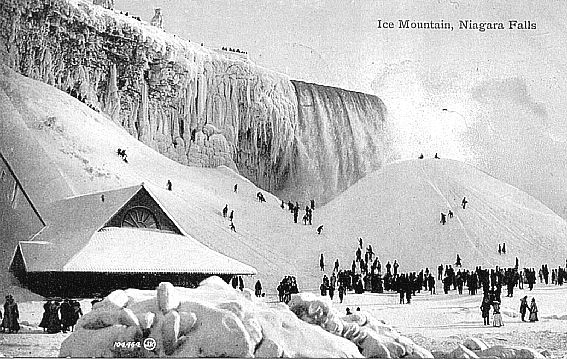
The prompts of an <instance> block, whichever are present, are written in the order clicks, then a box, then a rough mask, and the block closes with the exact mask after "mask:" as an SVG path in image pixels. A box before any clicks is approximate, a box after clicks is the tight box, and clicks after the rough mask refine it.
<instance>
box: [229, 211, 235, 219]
mask: <svg viewBox="0 0 567 359" xmlns="http://www.w3.org/2000/svg"><path fill="white" fill-rule="evenodd" d="M228 219H230V221H231V222H232V220H233V219H234V210H232V211H230V215H229V216H228Z"/></svg>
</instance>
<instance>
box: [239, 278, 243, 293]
mask: <svg viewBox="0 0 567 359" xmlns="http://www.w3.org/2000/svg"><path fill="white" fill-rule="evenodd" d="M238 289H240V290H244V281H243V280H242V277H241V276H238Z"/></svg>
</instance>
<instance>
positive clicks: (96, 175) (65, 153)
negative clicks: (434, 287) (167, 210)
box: [0, 67, 567, 293]
mask: <svg viewBox="0 0 567 359" xmlns="http://www.w3.org/2000/svg"><path fill="white" fill-rule="evenodd" d="M0 94H1V95H2V96H0V99H2V102H3V104H2V108H4V107H7V106H8V105H9V106H10V107H11V108H12V110H13V111H12V112H11V113H10V116H7V115H6V114H5V113H4V112H2V113H0V120H1V121H2V122H3V123H6V124H8V123H11V124H14V126H12V127H10V128H13V129H15V130H14V131H17V129H18V128H20V127H19V126H16V124H18V125H21V124H25V125H26V127H27V130H29V131H28V132H26V133H27V135H30V134H31V136H33V137H34V139H35V141H37V143H38V144H39V147H40V148H30V149H28V151H29V152H28V154H29V155H28V156H22V157H21V158H16V159H15V160H14V163H13V166H15V167H17V168H16V172H17V169H18V168H19V167H20V166H22V167H23V168H26V170H27V171H33V169H34V167H25V166H24V165H25V164H26V163H27V162H29V161H30V158H32V157H33V156H35V153H37V154H38V156H39V155H40V153H42V156H43V155H45V156H47V158H49V161H50V162H51V164H52V166H54V167H55V169H56V170H57V172H59V173H60V175H61V177H62V178H63V179H64V180H65V182H66V184H67V186H68V188H70V190H71V191H72V192H73V193H74V194H85V193H91V192H96V191H101V190H108V189H114V188H119V187H124V186H130V185H134V184H139V183H141V182H145V183H148V184H151V185H154V186H156V187H160V188H165V185H166V182H167V180H168V179H169V180H171V181H172V183H173V191H172V192H171V193H170V195H171V197H172V201H173V200H174V199H175V198H176V199H177V203H178V205H179V206H185V207H186V208H187V210H186V213H187V216H186V217H185V218H183V219H180V221H183V223H184V224H185V227H187V228H186V231H187V232H188V233H189V234H190V235H191V236H193V237H194V238H196V239H197V240H199V241H201V242H202V243H203V244H205V245H207V246H209V247H211V248H213V249H215V250H217V251H219V252H221V253H223V254H225V255H228V256H230V257H232V258H235V259H237V260H239V261H241V262H243V263H246V264H249V265H252V266H253V267H255V268H256V269H257V270H258V273H259V275H258V276H257V277H256V278H251V279H245V282H246V284H247V286H250V287H251V286H252V285H253V281H254V282H255V280H256V279H258V278H259V279H261V281H262V284H263V287H264V289H265V290H266V291H268V292H272V293H273V292H274V291H275V287H276V286H277V283H278V282H279V281H280V280H281V278H282V277H283V276H284V275H288V274H289V275H295V276H297V279H298V283H299V288H300V290H316V288H317V287H318V283H319V281H320V277H321V272H320V271H319V261H318V259H319V255H320V253H324V255H325V258H326V262H327V267H328V268H330V267H331V266H332V262H334V259H335V258H339V260H340V263H341V265H342V266H344V265H348V266H349V267H350V261H351V260H352V258H353V256H354V251H355V249H356V245H357V242H356V238H357V237H359V236H361V237H363V238H364V239H365V245H367V244H368V242H367V241H370V243H372V245H373V247H374V248H375V250H377V251H378V252H379V255H380V258H381V259H382V260H385V259H386V260H387V259H390V260H392V261H393V259H394V258H397V259H398V261H399V262H401V265H402V267H401V269H409V268H411V269H418V267H421V266H425V265H427V266H430V267H432V266H436V265H438V263H439V262H443V263H449V262H450V261H454V256H455V254H456V253H457V252H459V253H460V254H461V257H463V260H464V265H466V266H468V265H471V266H473V265H474V264H477V263H478V264H493V263H501V264H511V265H513V260H514V256H516V255H517V256H518V257H519V258H520V261H521V264H528V262H529V264H530V265H535V264H538V263H539V262H540V261H545V262H548V263H549V264H550V265H551V264H553V265H556V264H558V263H560V261H564V260H565V257H566V254H567V248H566V245H565V240H564V238H565V234H566V232H567V231H566V228H565V222H563V221H562V220H561V219H560V218H559V217H558V216H556V215H555V214H553V212H551V211H550V210H549V209H547V208H546V207H544V206H543V205H541V204H540V203H539V202H538V201H536V200H535V199H533V198H531V197H529V196H527V195H526V194H524V193H523V192H521V191H520V190H518V189H516V188H514V187H511V186H509V185H506V184H503V183H501V182H499V181H497V180H496V179H494V178H492V177H490V176H488V175H486V174H484V173H481V172H479V171H477V170H475V169H474V168H472V167H469V166H465V165H463V164H461V163H458V162H454V161H446V160H439V161H437V162H434V161H410V162H405V163H398V164H393V165H391V166H388V167H386V168H385V169H384V170H380V171H378V172H375V173H373V174H372V175H370V176H368V177H366V178H365V179H363V180H361V181H359V182H358V183H357V184H355V185H354V186H352V187H351V188H350V189H348V190H347V191H346V192H345V193H344V194H342V195H341V196H340V197H338V198H336V199H335V200H334V201H332V202H331V203H329V204H328V205H327V206H325V207H323V208H321V209H320V208H318V207H316V209H315V211H314V222H313V226H309V225H307V226H305V225H303V224H294V223H293V219H292V215H291V214H290V213H289V212H288V211H287V210H283V209H281V208H280V206H279V205H280V203H281V202H280V200H279V199H278V198H276V197H274V196H272V195H270V194H266V193H265V197H266V200H267V202H266V203H259V202H258V201H257V200H256V193H257V192H258V188H257V187H256V186H254V185H253V184H252V183H251V182H250V181H248V180H246V179H245V178H243V177H241V176H240V175H238V174H237V173H235V172H233V171H232V170H230V169H228V168H226V167H219V168H217V169H205V168H196V167H187V166H183V165H181V164H179V163H176V162H174V161H172V160H170V159H167V158H166V157H164V156H162V155H160V154H158V153H157V152H155V151H154V150H152V149H150V148H149V147H147V146H145V145H144V144H142V143H141V142H139V141H137V140H136V139H134V138H133V137H132V136H130V135H129V134H128V133H127V132H126V131H125V130H124V129H123V128H121V127H120V126H118V125H117V124H115V123H113V122H112V121H111V120H109V119H108V118H107V117H105V116H103V115H101V114H99V113H97V112H95V111H93V110H91V109H90V108H89V107H88V106H86V105H85V104H83V103H81V102H79V101H77V100H76V99H75V98H73V97H71V96H69V95H67V94H66V93H64V92H61V91H59V90H56V89H55V88H53V87H50V86H48V85H45V84H43V83H39V82H36V81H33V80H31V79H29V78H25V77H23V76H21V75H18V74H16V73H14V72H13V71H12V70H9V69H8V68H6V67H2V68H0ZM6 102H8V103H6ZM18 136H21V133H0V143H2V142H3V141H5V138H9V137H18ZM117 148H123V149H126V151H127V154H128V161H129V163H128V164H126V163H124V162H123V161H122V160H121V159H120V158H119V157H118V156H117V155H116V149H117ZM24 153H25V152H24ZM30 168H31V169H30ZM37 171H38V173H34V174H33V175H31V174H29V175H28V176H27V177H26V178H32V179H34V180H38V179H41V176H42V175H43V171H42V170H41V168H38V169H37ZM52 174H53V173H52V172H50V173H49V174H46V175H49V177H48V178H47V179H49V180H50V181H52V180H53V178H52V177H51V176H52ZM47 179H46V180H47ZM235 183H238V193H234V192H233V186H234V184H235ZM23 185H24V186H26V181H25V180H24V181H23ZM66 190H68V189H66ZM49 196H52V197H53V198H54V199H56V198H59V197H60V196H61V194H60V193H55V192H54V191H52V192H50V193H49ZM462 196H467V198H468V199H469V201H470V203H469V207H467V210H465V211H461V210H459V208H458V204H459V203H460V200H461V198H462ZM32 199H33V198H32ZM290 199H291V200H293V201H294V202H295V201H296V200H297V201H299V203H300V205H301V206H302V208H304V207H305V204H306V202H307V201H306V200H307V199H302V198H290ZM284 200H285V201H286V202H287V201H288V198H284ZM225 204H228V205H229V209H230V210H234V212H235V219H234V223H235V226H236V229H237V233H232V232H231V231H230V229H229V222H228V221H227V220H225V219H223V218H222V215H221V210H222V208H223V207H224V206H225ZM450 207H452V208H453V211H454V212H455V214H456V217H455V218H453V219H452V220H449V223H448V224H447V225H446V226H441V225H440V224H439V223H438V221H439V212H441V211H446V210H447V209H448V208H450ZM41 210H42V208H41V207H40V208H39V211H40V212H41ZM302 212H303V211H302ZM302 212H301V213H300V217H301V216H302V215H303V213H302ZM320 224H324V226H325V227H324V230H323V232H322V234H321V235H317V233H316V231H315V229H316V228H317V226H318V225H320ZM0 225H3V224H0ZM498 242H506V245H507V247H508V251H509V254H507V256H506V257H504V256H503V257H502V258H497V254H495V252H496V249H497V243H498ZM418 243H423V245H422V246H421V248H419V250H416V248H417V247H416V244H418ZM472 253H477V254H478V258H476V260H477V261H476V262H474V264H473V262H472V258H471V257H472ZM164 260H166V259H165V258H164ZM532 263H533V264H532ZM563 263H564V262H563Z"/></svg>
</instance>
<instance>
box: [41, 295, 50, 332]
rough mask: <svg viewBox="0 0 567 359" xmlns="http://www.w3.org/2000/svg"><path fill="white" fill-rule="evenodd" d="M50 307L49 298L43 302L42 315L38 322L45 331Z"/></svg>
mask: <svg viewBox="0 0 567 359" xmlns="http://www.w3.org/2000/svg"><path fill="white" fill-rule="evenodd" d="M50 307H51V300H48V301H47V302H45V304H43V315H42V316H41V322H39V326H40V327H42V328H43V331H44V332H45V331H47V326H48V324H47V323H48V322H49V308H50Z"/></svg>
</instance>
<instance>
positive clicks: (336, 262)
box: [333, 258, 339, 272]
mask: <svg viewBox="0 0 567 359" xmlns="http://www.w3.org/2000/svg"><path fill="white" fill-rule="evenodd" d="M333 271H337V272H338V271H339V259H338V258H337V260H335V269H333Z"/></svg>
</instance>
